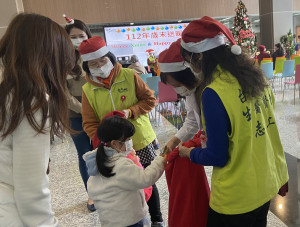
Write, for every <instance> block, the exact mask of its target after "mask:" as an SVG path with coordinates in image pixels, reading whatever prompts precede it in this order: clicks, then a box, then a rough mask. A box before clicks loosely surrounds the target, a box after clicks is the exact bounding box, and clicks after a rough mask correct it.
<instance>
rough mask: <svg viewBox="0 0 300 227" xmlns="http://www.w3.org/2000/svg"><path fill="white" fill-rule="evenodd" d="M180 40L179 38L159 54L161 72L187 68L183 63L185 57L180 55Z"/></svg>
mask: <svg viewBox="0 0 300 227" xmlns="http://www.w3.org/2000/svg"><path fill="white" fill-rule="evenodd" d="M180 40H181V39H178V40H177V41H176V42H174V43H172V44H171V45H170V47H169V48H168V49H166V50H164V51H162V52H161V53H160V54H159V56H158V63H159V68H160V71H161V72H163V73H166V72H178V71H181V70H185V69H186V67H185V66H184V64H183V63H184V59H183V58H182V57H181V55H180V47H181V46H180Z"/></svg>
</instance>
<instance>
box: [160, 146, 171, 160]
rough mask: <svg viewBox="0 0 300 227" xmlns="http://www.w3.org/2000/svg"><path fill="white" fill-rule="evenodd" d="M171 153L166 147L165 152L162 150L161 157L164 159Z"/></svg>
mask: <svg viewBox="0 0 300 227" xmlns="http://www.w3.org/2000/svg"><path fill="white" fill-rule="evenodd" d="M169 153H170V152H169V150H168V148H167V146H164V148H163V150H160V156H162V157H164V158H165V157H167V155H168V154H169Z"/></svg>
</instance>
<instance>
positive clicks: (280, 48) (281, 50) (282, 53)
mask: <svg viewBox="0 0 300 227" xmlns="http://www.w3.org/2000/svg"><path fill="white" fill-rule="evenodd" d="M275 46H276V47H277V48H278V50H277V51H278V52H279V54H280V55H282V56H283V55H284V51H283V47H282V45H281V44H280V43H276V44H275Z"/></svg>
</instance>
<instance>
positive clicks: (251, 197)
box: [201, 66, 288, 214]
mask: <svg viewBox="0 0 300 227" xmlns="http://www.w3.org/2000/svg"><path fill="white" fill-rule="evenodd" d="M213 78H214V80H213V82H212V83H211V84H210V85H208V86H207V87H209V88H211V89H213V90H214V91H215V92H216V93H217V94H218V96H219V97H220V99H221V101H222V103H223V104H224V107H225V109H226V111H227V113H228V116H229V119H230V123H231V130H232V132H231V134H228V138H229V148H228V153H229V159H228V162H227V164H226V166H224V167H223V168H220V167H214V168H213V174H212V180H211V197H210V206H211V208H212V209H213V210H215V211H216V212H218V213H222V214H241V213H246V212H249V211H252V210H254V209H256V208H258V207H260V206H262V205H263V204H264V203H266V202H267V201H269V200H270V199H272V198H273V197H274V196H275V195H276V194H277V193H278V191H279V189H280V187H281V186H282V185H284V184H285V183H286V182H287V181H288V171H287V165H286V161H285V156H284V152H283V147H282V144H281V142H280V137H279V133H278V128H277V125H276V122H275V115H274V96H273V93H272V90H271V89H270V88H268V89H266V90H265V92H264V94H263V96H262V97H261V98H252V99H249V98H246V97H245V96H244V94H243V92H242V90H241V86H240V85H239V83H238V81H237V79H236V78H235V77H233V76H232V75H231V74H230V73H229V72H227V71H224V70H222V69H221V67H220V66H217V68H216V70H215V72H214V74H213ZM201 109H202V107H201ZM202 113H203V111H202ZM202 122H203V126H204V129H205V119H204V116H203V115H202ZM208 139H209V138H208Z"/></svg>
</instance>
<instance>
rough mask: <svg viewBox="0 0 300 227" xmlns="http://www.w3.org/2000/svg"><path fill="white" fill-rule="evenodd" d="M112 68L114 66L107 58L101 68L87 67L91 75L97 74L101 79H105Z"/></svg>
mask: <svg viewBox="0 0 300 227" xmlns="http://www.w3.org/2000/svg"><path fill="white" fill-rule="evenodd" d="M113 68H114V66H113V64H112V63H111V61H110V60H109V61H108V62H107V63H106V64H105V65H103V66H102V67H101V68H96V69H91V68H89V70H90V73H91V75H92V76H99V77H101V78H103V79H106V78H108V77H109V74H110V72H111V70H112V69H113Z"/></svg>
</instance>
